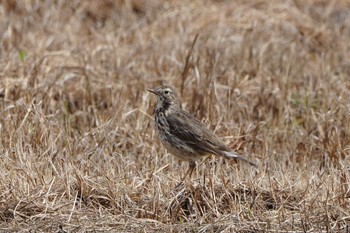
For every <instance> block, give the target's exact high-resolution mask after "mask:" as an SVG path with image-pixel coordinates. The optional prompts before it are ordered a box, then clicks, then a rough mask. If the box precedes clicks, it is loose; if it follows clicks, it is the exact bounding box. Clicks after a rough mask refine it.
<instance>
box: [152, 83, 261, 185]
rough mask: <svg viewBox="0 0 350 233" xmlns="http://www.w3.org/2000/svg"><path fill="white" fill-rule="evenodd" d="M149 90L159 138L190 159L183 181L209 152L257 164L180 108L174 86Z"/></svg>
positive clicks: (170, 149) (183, 156) (177, 153)
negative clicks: (155, 97) (153, 96)
mask: <svg viewBox="0 0 350 233" xmlns="http://www.w3.org/2000/svg"><path fill="white" fill-rule="evenodd" d="M148 91H150V92H152V93H153V94H155V95H156V96H157V106H156V109H155V116H154V119H155V127H156V129H157V131H158V135H159V137H160V141H161V142H162V143H163V145H164V146H165V148H166V149H167V150H168V151H169V152H170V153H171V154H173V155H175V156H177V157H179V158H180V159H182V160H185V161H189V168H188V170H187V172H186V173H185V175H184V177H183V178H182V181H183V180H185V178H186V177H187V176H188V175H189V176H190V177H191V175H192V172H193V170H194V168H195V166H196V162H195V161H197V160H199V159H201V158H203V157H205V156H208V155H211V154H214V155H219V156H223V157H226V158H235V159H240V160H242V161H244V162H247V163H249V164H250V165H252V166H255V167H257V165H256V164H255V163H253V162H251V161H249V160H247V159H246V158H243V157H241V156H240V155H238V154H236V153H234V152H232V151H231V150H230V149H229V148H228V147H227V146H226V145H225V144H224V143H223V142H222V141H221V140H220V139H219V138H218V137H217V136H216V135H215V134H214V133H213V132H211V131H210V130H209V129H208V128H207V127H206V126H205V125H204V124H202V123H201V122H200V121H199V120H198V119H197V118H195V117H194V116H192V115H191V114H190V113H188V112H186V111H185V110H183V109H182V108H181V105H180V99H179V97H178V95H177V92H176V90H175V89H174V88H173V87H171V86H160V87H158V88H156V89H148Z"/></svg>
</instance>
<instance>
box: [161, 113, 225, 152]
mask: <svg viewBox="0 0 350 233" xmlns="http://www.w3.org/2000/svg"><path fill="white" fill-rule="evenodd" d="M167 120H168V124H169V129H170V133H171V135H173V136H174V137H177V138H179V139H180V140H181V141H183V142H185V143H186V145H187V146H189V147H191V148H193V149H194V150H195V151H199V152H200V153H202V154H216V155H224V153H223V151H227V150H229V149H228V148H227V147H226V145H225V144H224V143H223V142H222V141H221V140H220V139H219V138H218V137H217V136H216V135H215V134H214V133H212V132H211V131H210V130H209V129H208V128H207V127H206V126H204V125H203V124H202V123H201V122H200V121H199V120H197V119H196V118H195V117H193V116H192V115H191V114H189V113H187V112H185V111H183V110H182V111H177V112H175V113H173V114H170V115H169V116H168V117H167Z"/></svg>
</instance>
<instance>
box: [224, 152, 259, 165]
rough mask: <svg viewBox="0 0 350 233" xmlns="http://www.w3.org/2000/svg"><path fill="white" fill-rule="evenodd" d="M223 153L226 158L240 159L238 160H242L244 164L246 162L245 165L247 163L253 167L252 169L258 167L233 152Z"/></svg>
mask: <svg viewBox="0 0 350 233" xmlns="http://www.w3.org/2000/svg"><path fill="white" fill-rule="evenodd" d="M223 152H224V154H225V156H226V157H228V158H236V159H240V160H242V161H244V162H246V163H249V164H250V165H252V166H254V167H258V165H256V164H255V163H253V162H251V161H249V160H248V159H246V158H243V157H241V156H240V155H238V154H236V153H234V152H232V151H223Z"/></svg>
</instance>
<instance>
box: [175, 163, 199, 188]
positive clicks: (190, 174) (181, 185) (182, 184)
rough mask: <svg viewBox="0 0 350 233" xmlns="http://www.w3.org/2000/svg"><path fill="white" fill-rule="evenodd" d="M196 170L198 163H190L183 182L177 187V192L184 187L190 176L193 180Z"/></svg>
mask: <svg viewBox="0 0 350 233" xmlns="http://www.w3.org/2000/svg"><path fill="white" fill-rule="evenodd" d="M195 168H196V162H194V161H190V164H189V167H188V170H187V171H186V173H185V175H184V177H182V179H181V182H180V183H179V184H178V185H176V187H175V190H181V189H182V188H183V187H184V181H185V179H186V177H187V176H188V175H189V176H190V178H191V176H192V173H193V170H194V169H195Z"/></svg>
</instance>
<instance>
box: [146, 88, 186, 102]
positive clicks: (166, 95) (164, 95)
mask: <svg viewBox="0 0 350 233" xmlns="http://www.w3.org/2000/svg"><path fill="white" fill-rule="evenodd" d="M148 91H149V92H151V93H153V94H155V95H156V96H157V105H159V106H164V105H170V106H172V105H178V106H180V101H179V97H178V95H177V92H176V90H175V89H174V88H173V87H171V86H167V85H164V86H160V87H157V88H156V89H148Z"/></svg>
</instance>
